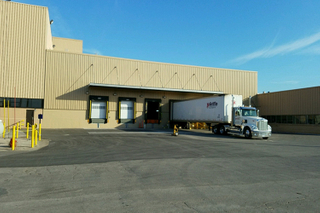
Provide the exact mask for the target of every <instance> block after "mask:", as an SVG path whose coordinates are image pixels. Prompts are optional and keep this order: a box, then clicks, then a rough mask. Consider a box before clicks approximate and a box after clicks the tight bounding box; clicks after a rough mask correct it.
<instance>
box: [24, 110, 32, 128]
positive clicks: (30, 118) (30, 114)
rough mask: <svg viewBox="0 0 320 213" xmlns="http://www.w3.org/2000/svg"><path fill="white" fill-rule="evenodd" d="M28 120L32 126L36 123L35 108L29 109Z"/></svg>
mask: <svg viewBox="0 0 320 213" xmlns="http://www.w3.org/2000/svg"><path fill="white" fill-rule="evenodd" d="M26 121H27V123H29V125H30V126H32V125H33V124H34V110H27V115H26ZM27 123H26V124H27Z"/></svg>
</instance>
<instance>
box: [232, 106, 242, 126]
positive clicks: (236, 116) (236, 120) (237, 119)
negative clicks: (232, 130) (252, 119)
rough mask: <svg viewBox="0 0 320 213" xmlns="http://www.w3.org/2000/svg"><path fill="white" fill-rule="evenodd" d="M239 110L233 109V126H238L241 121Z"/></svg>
mask: <svg viewBox="0 0 320 213" xmlns="http://www.w3.org/2000/svg"><path fill="white" fill-rule="evenodd" d="M241 118H242V117H241V110H240V109H239V108H234V125H235V126H240V125H241V123H242V121H241Z"/></svg>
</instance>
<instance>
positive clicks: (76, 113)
mask: <svg viewBox="0 0 320 213" xmlns="http://www.w3.org/2000/svg"><path fill="white" fill-rule="evenodd" d="M114 94H116V95H114ZM89 95H96V96H108V97H109V114H108V120H109V122H108V123H107V124H99V128H139V126H140V127H141V125H143V124H144V123H143V120H144V110H145V109H144V104H145V99H146V98H148V99H161V111H162V113H161V117H162V118H161V123H160V124H159V125H158V124H155V125H152V124H148V125H147V126H146V127H147V128H157V129H158V128H161V129H162V128H167V127H168V121H169V100H170V99H173V100H181V99H192V98H201V97H204V96H207V95H203V94H190V93H183V94H181V93H174V92H158V91H146V90H143V91H142V90H119V89H105V88H93V89H90V94H88V95H86V96H85V97H84V99H83V101H84V102H85V105H86V106H85V109H83V110H70V109H68V110H67V109H59V110H57V109H45V110H44V114H43V116H44V119H43V122H42V124H43V127H44V128H97V124H95V123H92V124H89V123H88V122H87V119H88V114H89V113H88V110H89V107H88V105H89V104H88V100H89ZM140 96H141V97H140ZM119 97H126V98H136V107H137V108H136V123H135V124H127V125H126V124H119V123H118V122H117V120H118V98H119Z"/></svg>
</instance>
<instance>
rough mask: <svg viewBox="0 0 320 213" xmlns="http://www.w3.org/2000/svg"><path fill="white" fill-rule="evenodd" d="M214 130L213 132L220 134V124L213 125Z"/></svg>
mask: <svg viewBox="0 0 320 213" xmlns="http://www.w3.org/2000/svg"><path fill="white" fill-rule="evenodd" d="M212 132H213V133H214V134H219V128H218V126H213V127H212Z"/></svg>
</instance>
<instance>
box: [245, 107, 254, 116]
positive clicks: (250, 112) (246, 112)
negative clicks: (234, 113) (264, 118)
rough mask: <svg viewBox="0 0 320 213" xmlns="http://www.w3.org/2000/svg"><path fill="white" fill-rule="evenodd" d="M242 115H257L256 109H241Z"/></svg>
mask: <svg viewBox="0 0 320 213" xmlns="http://www.w3.org/2000/svg"><path fill="white" fill-rule="evenodd" d="M242 116H257V111H256V110H254V109H242Z"/></svg>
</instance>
